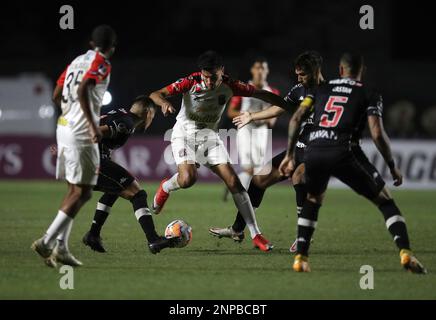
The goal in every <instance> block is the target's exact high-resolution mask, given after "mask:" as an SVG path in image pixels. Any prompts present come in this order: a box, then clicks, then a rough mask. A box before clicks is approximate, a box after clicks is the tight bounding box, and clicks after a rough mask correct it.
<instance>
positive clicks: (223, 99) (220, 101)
mask: <svg viewBox="0 0 436 320" xmlns="http://www.w3.org/2000/svg"><path fill="white" fill-rule="evenodd" d="M225 103H226V96H225V95H223V94H221V95H219V96H218V104H219V105H224V104H225Z"/></svg>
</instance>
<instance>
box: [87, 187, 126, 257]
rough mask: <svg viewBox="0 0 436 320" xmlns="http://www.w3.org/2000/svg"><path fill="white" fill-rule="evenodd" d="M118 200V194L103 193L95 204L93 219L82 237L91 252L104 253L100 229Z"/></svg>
mask: <svg viewBox="0 0 436 320" xmlns="http://www.w3.org/2000/svg"><path fill="white" fill-rule="evenodd" d="M117 199H118V194H113V193H109V192H105V193H104V194H103V195H102V196H101V197H100V199H99V200H98V202H97V208H96V209H95V213H94V219H93V220H92V223H91V227H90V229H89V231H88V232H87V233H86V234H85V236H84V237H83V240H82V241H83V243H84V244H85V245H87V246H89V247H91V249H92V250H94V251H97V252H106V249H105V248H104V246H103V240H102V238H101V236H100V233H101V228H102V227H103V225H104V223H105V222H106V219H107V217H108V216H109V213H110V212H111V209H112V206H113V205H114V203H115V202H116V201H117Z"/></svg>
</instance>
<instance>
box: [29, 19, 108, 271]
mask: <svg viewBox="0 0 436 320" xmlns="http://www.w3.org/2000/svg"><path fill="white" fill-rule="evenodd" d="M115 42H116V35H115V32H114V30H113V29H112V28H111V27H109V26H107V25H100V26H98V27H96V28H95V29H94V31H93V32H92V41H91V43H90V44H91V47H92V48H93V50H89V51H88V52H86V53H85V54H82V55H80V56H78V57H77V58H76V59H74V60H73V61H72V62H71V63H70V65H69V66H68V67H67V68H66V69H65V71H64V72H63V73H62V74H61V76H60V77H59V79H58V81H57V84H56V87H55V89H54V93H53V100H54V102H55V103H56V104H57V105H58V106H59V105H60V106H61V109H62V115H61V116H60V117H59V119H58V125H57V130H56V139H57V146H58V147H57V149H58V150H57V151H58V153H57V163H56V178H57V179H65V180H66V181H67V186H68V192H67V194H66V196H65V198H64V200H63V202H62V204H61V206H60V208H59V211H58V213H57V215H56V217H55V219H54V220H53V222H52V224H51V225H50V226H49V228H48V229H47V231H46V233H45V235H44V236H43V237H42V238H40V239H38V240H36V241H35V242H33V244H32V249H33V250H35V251H36V252H37V253H38V254H39V255H40V256H41V257H42V258H43V259H44V261H45V263H46V264H47V265H48V266H50V267H56V265H57V264H56V262H60V263H62V264H67V265H71V266H80V265H82V263H81V262H80V261H79V260H77V259H76V258H75V257H74V256H73V255H72V254H71V253H70V251H69V249H68V239H69V236H70V232H71V228H72V226H73V219H74V217H75V216H76V214H77V213H78V212H79V210H80V208H81V207H82V206H83V205H84V204H85V203H86V202H87V201H88V200H89V199H90V198H91V191H92V188H93V186H94V185H95V184H96V182H97V176H98V168H99V165H100V161H99V151H98V144H97V143H98V142H99V141H100V139H101V132H100V129H99V126H98V119H99V115H100V108H101V104H102V99H103V94H104V93H105V91H106V89H107V87H108V85H109V80H110V74H111V64H110V62H109V60H108V59H109V58H110V57H111V56H112V54H113V53H114V50H115Z"/></svg>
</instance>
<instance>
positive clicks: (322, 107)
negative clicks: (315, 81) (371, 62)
mask: <svg viewBox="0 0 436 320" xmlns="http://www.w3.org/2000/svg"><path fill="white" fill-rule="evenodd" d="M377 97H378V95H376V94H375V93H372V92H371V91H369V90H367V89H366V87H365V86H364V85H363V83H362V82H360V81H357V80H353V79H349V78H342V79H334V80H330V81H327V82H326V83H324V84H322V85H320V86H319V87H318V88H317V90H316V92H315V94H314V96H313V98H314V126H313V129H312V131H311V133H310V136H309V141H310V144H311V145H326V146H328V145H331V144H348V143H350V141H351V138H352V135H353V133H354V132H355V130H356V128H358V127H360V126H361V123H362V121H364V120H365V118H366V116H367V114H369V113H370V110H371V109H372V108H378V105H377V104H378V102H377Z"/></svg>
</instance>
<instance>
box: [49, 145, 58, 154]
mask: <svg viewBox="0 0 436 320" xmlns="http://www.w3.org/2000/svg"><path fill="white" fill-rule="evenodd" d="M49 148H50V153H51V155H52V156H55V155H57V154H58V146H57V145H55V144H52V145H51V146H50V147H49Z"/></svg>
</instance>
